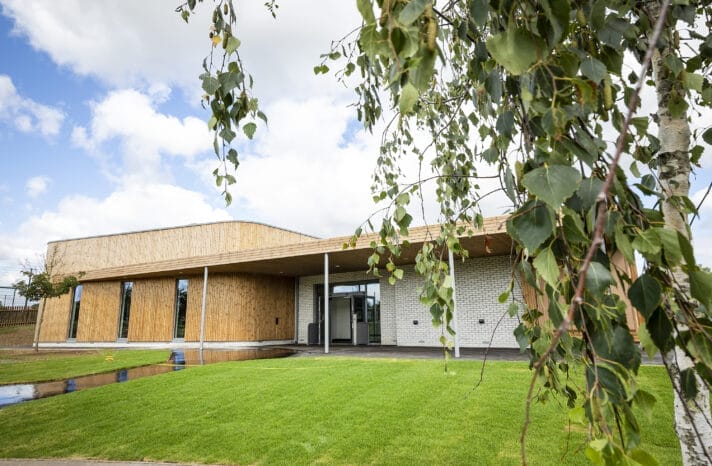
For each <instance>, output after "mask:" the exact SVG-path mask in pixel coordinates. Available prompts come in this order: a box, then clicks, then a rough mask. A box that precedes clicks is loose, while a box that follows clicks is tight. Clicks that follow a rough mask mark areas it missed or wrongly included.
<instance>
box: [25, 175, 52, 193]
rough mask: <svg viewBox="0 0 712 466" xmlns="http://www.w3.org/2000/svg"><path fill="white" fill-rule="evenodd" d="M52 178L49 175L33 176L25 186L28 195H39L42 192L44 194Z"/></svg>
mask: <svg viewBox="0 0 712 466" xmlns="http://www.w3.org/2000/svg"><path fill="white" fill-rule="evenodd" d="M49 182H50V179H49V177H47V176H43V175H40V176H33V177H32V178H30V179H29V180H27V183H25V188H26V189H27V195H28V196H30V197H37V196H39V195H40V194H44V193H45V192H46V191H47V186H48V185H49Z"/></svg>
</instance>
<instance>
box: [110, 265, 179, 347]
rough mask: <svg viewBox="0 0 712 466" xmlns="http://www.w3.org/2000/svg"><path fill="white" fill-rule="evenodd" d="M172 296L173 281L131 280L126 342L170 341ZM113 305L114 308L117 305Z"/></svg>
mask: <svg viewBox="0 0 712 466" xmlns="http://www.w3.org/2000/svg"><path fill="white" fill-rule="evenodd" d="M175 294H176V281H175V279H174V278H152V279H142V280H136V281H134V285H133V291H132V292H131V316H130V318H129V335H128V341H129V342H132V341H155V342H160V341H171V340H173V325H174V322H173V321H174V312H175V301H176V297H175ZM116 306H117V309H118V304H117V305H116ZM117 319H118V317H117ZM117 321H118V320H117Z"/></svg>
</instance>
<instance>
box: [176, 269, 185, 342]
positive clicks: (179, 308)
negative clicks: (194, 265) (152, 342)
mask: <svg viewBox="0 0 712 466" xmlns="http://www.w3.org/2000/svg"><path fill="white" fill-rule="evenodd" d="M187 308H188V280H178V281H177V282H176V316H175V326H174V329H173V338H185V313H186V309H187Z"/></svg>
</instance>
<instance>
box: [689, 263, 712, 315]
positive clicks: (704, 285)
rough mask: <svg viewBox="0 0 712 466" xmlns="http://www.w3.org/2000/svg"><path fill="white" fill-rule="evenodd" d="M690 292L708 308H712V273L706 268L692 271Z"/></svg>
mask: <svg viewBox="0 0 712 466" xmlns="http://www.w3.org/2000/svg"><path fill="white" fill-rule="evenodd" d="M689 277H690V294H691V295H692V297H693V298H695V299H696V300H698V301H699V302H700V303H702V304H703V305H704V306H705V307H706V308H707V309H712V273H709V272H705V271H704V270H695V271H692V272H690V275H689Z"/></svg>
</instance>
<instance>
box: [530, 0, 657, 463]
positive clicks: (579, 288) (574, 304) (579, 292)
mask: <svg viewBox="0 0 712 466" xmlns="http://www.w3.org/2000/svg"><path fill="white" fill-rule="evenodd" d="M669 6H670V0H664V1H663V4H662V6H661V8H660V16H659V17H658V20H657V22H656V23H655V29H654V30H653V34H652V36H651V37H650V43H649V45H648V49H647V51H646V52H645V57H644V58H643V62H642V66H641V70H640V76H641V77H642V76H646V75H647V74H648V69H649V68H650V63H651V61H652V58H653V52H654V50H655V47H656V44H657V42H658V39H659V38H660V35H661V33H662V30H663V26H664V24H665V21H666V19H667V12H668V8H669ZM644 83H645V80H644V79H640V80H638V82H637V84H636V86H635V90H634V92H633V95H632V96H631V97H630V100H629V102H628V113H627V114H626V117H625V120H624V121H623V125H622V127H621V131H620V134H619V135H618V140H617V142H616V151H615V153H614V156H613V159H612V160H611V163H610V164H609V166H608V174H607V175H606V180H605V182H604V184H603V188H602V189H601V192H600V193H599V194H598V196H597V197H596V202H597V203H598V207H597V215H596V224H595V229H594V235H593V240H592V241H591V246H589V248H588V251H587V253H586V257H585V259H584V261H583V265H582V266H581V269H580V271H579V279H578V283H577V285H576V292H575V293H574V297H573V299H572V300H571V304H570V305H569V309H568V312H567V313H566V315H565V316H564V319H563V320H562V321H561V324H560V325H559V328H558V329H557V330H556V331H555V332H554V337H553V338H552V340H551V343H550V344H549V346H548V347H547V349H546V351H544V353H542V355H541V356H540V357H539V359H538V360H537V361H536V362H535V363H534V373H533V374H532V378H531V381H530V382H529V389H528V390H527V399H526V408H525V416H524V425H523V426H522V435H521V437H520V440H519V441H520V444H521V451H522V464H524V465H526V464H527V453H526V437H527V430H528V428H529V424H530V423H531V404H532V395H533V393H534V386H535V385H536V379H537V377H538V376H539V373H540V371H541V368H542V367H543V366H544V364H545V363H546V361H547V359H548V358H549V356H551V353H553V351H554V350H555V349H556V347H557V346H558V344H559V341H560V340H561V337H562V336H563V335H565V334H567V333H568V331H569V329H570V327H571V322H572V321H573V318H574V312H576V309H577V308H578V307H579V306H580V305H581V304H583V292H584V288H585V283H586V273H587V272H588V268H589V266H590V265H591V261H592V259H593V256H594V254H595V253H596V250H597V249H598V248H599V247H600V245H601V244H603V227H604V225H605V220H606V215H605V213H606V201H607V199H608V193H609V192H610V189H611V186H613V180H614V177H615V176H616V169H617V168H618V163H619V162H620V158H621V155H622V154H623V148H624V146H625V138H626V136H627V134H628V129H629V127H630V123H631V120H632V119H633V115H634V114H635V110H636V107H637V106H638V97H639V96H640V92H641V91H642V89H643V84H644Z"/></svg>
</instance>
